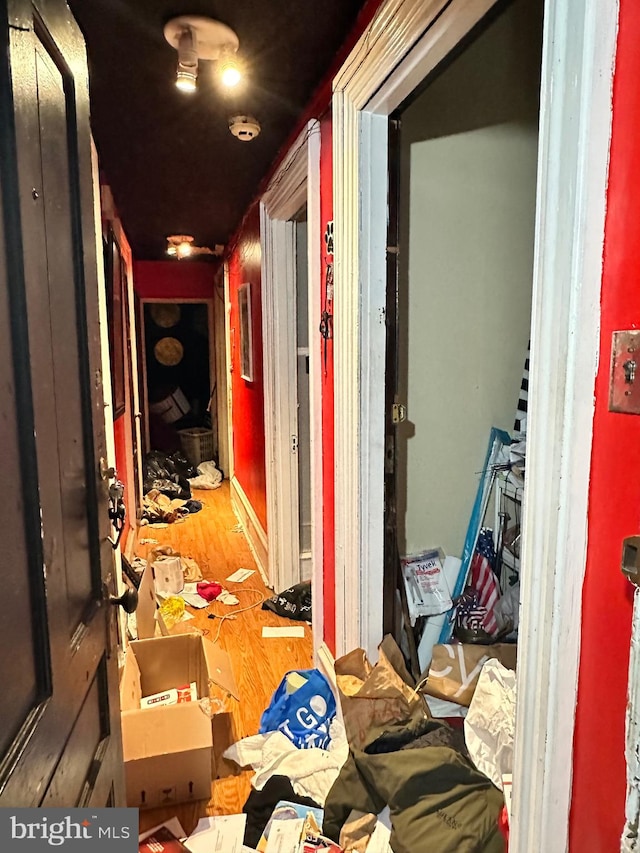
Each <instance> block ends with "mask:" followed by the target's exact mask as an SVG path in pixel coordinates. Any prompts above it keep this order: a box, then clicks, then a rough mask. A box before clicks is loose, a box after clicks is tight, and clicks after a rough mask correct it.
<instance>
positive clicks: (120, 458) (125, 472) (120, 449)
mask: <svg viewBox="0 0 640 853" xmlns="http://www.w3.org/2000/svg"><path fill="white" fill-rule="evenodd" d="M131 423H132V421H131V414H130V413H129V411H126V412H125V413H124V414H123V415H120V417H119V418H118V419H117V420H115V421H114V422H113V440H114V444H115V451H116V460H115V465H116V470H117V472H118V479H119V480H120V481H121V482H122V484H123V485H124V495H125V497H124V502H125V506H126V508H127V514H126V516H125V522H124V530H123V531H122V538H121V539H120V544H121V549H122V551H124V550H125V546H126V544H127V538H128V536H129V532H130V530H131V529H132V527H133V519H134V518H135V512H136V499H135V483H134V482H133V480H134V475H133V470H132V464H131V454H130V452H129V449H128V448H129V446H130V444H131V441H130V439H129V438H128V435H127V433H129V434H130V432H131Z"/></svg>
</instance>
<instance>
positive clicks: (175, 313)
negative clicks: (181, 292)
mask: <svg viewBox="0 0 640 853" xmlns="http://www.w3.org/2000/svg"><path fill="white" fill-rule="evenodd" d="M149 310H150V312H151V318H152V319H153V322H154V323H155V324H156V326H160V328H162V329H170V328H171V327H172V326H177V325H178V323H179V322H180V306H179V305H177V304H176V303H175V302H153V303H152V305H151V307H150V309H149Z"/></svg>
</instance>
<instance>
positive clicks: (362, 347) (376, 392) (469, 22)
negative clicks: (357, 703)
mask: <svg viewBox="0 0 640 853" xmlns="http://www.w3.org/2000/svg"><path fill="white" fill-rule="evenodd" d="M493 2H494V0H472V2H464V0H454V2H453V3H452V4H450V5H448V6H447V4H446V2H445V0H430V1H429V2H424V0H388V2H387V3H385V4H384V5H383V6H382V7H381V8H380V10H379V11H378V13H377V14H376V16H375V18H374V19H373V21H372V22H371V24H370V26H369V28H368V29H367V30H366V31H365V32H364V33H363V35H362V36H361V38H360V40H359V41H358V43H357V45H356V46H355V48H354V49H353V51H352V53H351V55H350V56H349V58H348V59H347V61H346V63H345V65H344V66H343V68H342V69H341V71H340V72H339V73H338V75H337V77H336V79H335V81H334V96H333V128H334V132H333V163H334V232H335V255H334V262H335V267H334V280H335V297H334V340H335V343H334V376H335V401H336V402H335V412H336V416H335V459H336V488H335V493H336V647H337V653H338V654H344V653H346V652H347V651H349V650H350V649H352V648H354V647H356V646H362V647H363V648H365V649H366V650H367V652H368V653H369V654H371V655H374V654H375V653H376V649H377V646H378V644H379V643H380V640H381V639H382V595H381V589H382V577H383V529H384V469H383V461H384V399H385V397H384V383H385V358H384V353H385V328H384V322H385V306H386V292H385V291H386V222H387V205H386V199H387V192H388V187H387V147H388V140H387V127H386V123H387V119H388V111H390V110H392V109H395V108H396V107H397V106H398V105H399V103H400V102H401V101H402V100H403V99H404V98H405V97H406V95H407V94H408V92H407V90H406V87H407V85H408V83H407V81H408V80H411V81H413V80H415V81H416V82H417V81H418V80H422V79H424V77H425V76H426V75H427V74H428V73H429V72H430V71H431V70H432V69H433V67H434V66H435V62H436V60H437V61H440V59H441V58H442V56H443V55H446V53H447V52H448V51H449V50H450V49H451V47H452V46H454V45H455V44H457V43H458V42H459V41H460V39H462V38H463V37H464V36H465V35H466V34H467V33H468V32H469V30H470V29H471V28H472V27H473V26H474V25H475V24H476V23H477V22H478V21H479V20H480V18H482V16H483V15H484V14H485V12H486V11H487V9H488V8H490V7H491V6H492V5H493ZM445 6H446V9H445V12H444V13H443V14H440V13H441V12H442V10H443V8H444V7H445ZM427 30H428V36H429V37H428V38H425V37H424V36H423V34H424V33H425V31H427ZM416 75H421V76H416ZM374 98H375V103H376V104H377V109H378V112H374V111H373V109H372V108H371V106H370V105H371V104H372V103H374V101H373V100H372V99H374Z"/></svg>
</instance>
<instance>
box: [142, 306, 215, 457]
mask: <svg viewBox="0 0 640 853" xmlns="http://www.w3.org/2000/svg"><path fill="white" fill-rule="evenodd" d="M142 312H143V314H142V316H143V330H142V332H143V340H144V383H145V394H146V401H147V405H146V416H147V419H146V424H145V426H146V435H147V447H148V448H149V449H150V450H159V451H162V452H164V453H168V454H170V453H173V452H175V451H176V450H180V451H182V452H183V453H184V454H185V455H186V456H187V458H188V459H189V462H190V463H191V464H192V465H198V464H199V463H200V462H202V461H206V460H209V459H217V449H218V448H217V446H218V442H217V418H216V411H217V409H216V400H215V390H216V383H215V368H214V364H213V363H212V361H213V334H212V305H211V302H210V301H182V302H179V301H163V300H143V301H142Z"/></svg>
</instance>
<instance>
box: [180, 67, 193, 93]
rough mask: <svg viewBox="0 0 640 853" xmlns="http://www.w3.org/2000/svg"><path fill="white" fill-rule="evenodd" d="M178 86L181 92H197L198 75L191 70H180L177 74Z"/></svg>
mask: <svg viewBox="0 0 640 853" xmlns="http://www.w3.org/2000/svg"><path fill="white" fill-rule="evenodd" d="M176 86H177V87H178V89H180V91H181V92H195V90H196V75H195V74H192V73H191V72H190V71H178V73H177V74H176Z"/></svg>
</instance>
